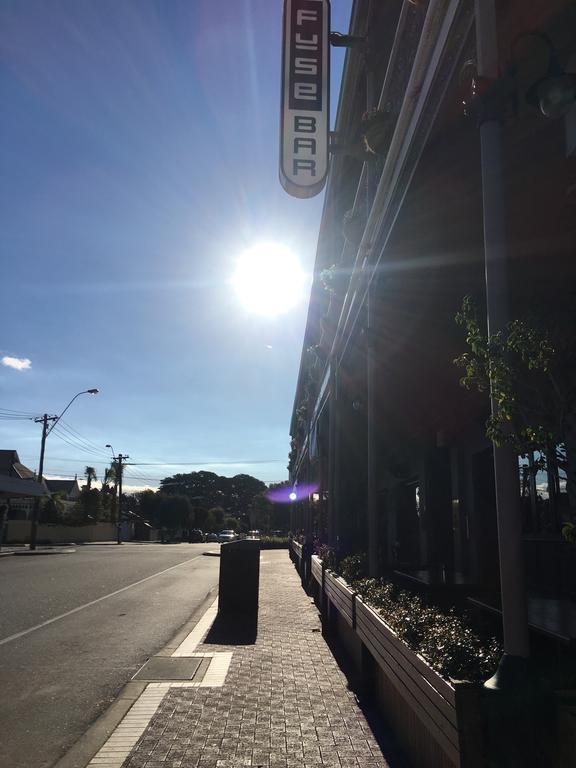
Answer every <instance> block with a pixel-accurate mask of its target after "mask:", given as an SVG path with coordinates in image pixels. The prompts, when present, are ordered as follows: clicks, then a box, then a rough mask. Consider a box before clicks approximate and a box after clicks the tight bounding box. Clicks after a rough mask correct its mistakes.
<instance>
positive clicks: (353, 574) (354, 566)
mask: <svg viewBox="0 0 576 768" xmlns="http://www.w3.org/2000/svg"><path fill="white" fill-rule="evenodd" d="M367 568H368V557H367V556H366V554H365V553H364V552H360V553H358V554H357V555H348V556H347V557H344V558H342V560H341V561H340V563H339V564H338V573H339V575H340V576H342V578H343V579H344V580H345V581H347V582H348V584H352V582H354V581H358V580H359V579H363V578H364V577H365V576H366V575H367V573H368V571H367Z"/></svg>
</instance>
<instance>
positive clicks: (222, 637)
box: [204, 612, 258, 645]
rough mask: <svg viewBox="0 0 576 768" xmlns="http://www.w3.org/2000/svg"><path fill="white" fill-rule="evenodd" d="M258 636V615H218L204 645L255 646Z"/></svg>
mask: <svg viewBox="0 0 576 768" xmlns="http://www.w3.org/2000/svg"><path fill="white" fill-rule="evenodd" d="M257 636H258V613H256V612H255V613H236V614H235V613H229V614H226V615H222V614H220V613H219V614H218V616H216V620H215V621H214V623H213V624H212V627H211V628H210V631H209V632H208V634H207V635H206V639H205V640H204V644H209V645H254V643H255V642H256V638H257Z"/></svg>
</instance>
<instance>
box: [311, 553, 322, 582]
mask: <svg viewBox="0 0 576 768" xmlns="http://www.w3.org/2000/svg"><path fill="white" fill-rule="evenodd" d="M311 571H312V579H313V580H314V581H315V582H316V583H317V584H318V587H319V589H322V560H320V558H319V557H318V555H312V569H311Z"/></svg>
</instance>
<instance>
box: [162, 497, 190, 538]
mask: <svg viewBox="0 0 576 768" xmlns="http://www.w3.org/2000/svg"><path fill="white" fill-rule="evenodd" d="M159 496H160V510H159V513H160V515H159V516H160V523H161V526H162V527H164V528H168V530H170V531H176V530H178V529H180V528H187V527H188V526H189V525H190V513H191V511H192V508H191V506H190V500H189V499H188V498H187V497H186V496H169V495H168V494H159Z"/></svg>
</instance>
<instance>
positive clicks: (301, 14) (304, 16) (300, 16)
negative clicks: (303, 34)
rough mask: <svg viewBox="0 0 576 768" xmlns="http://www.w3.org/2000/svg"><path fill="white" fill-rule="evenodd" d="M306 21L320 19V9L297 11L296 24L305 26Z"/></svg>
mask: <svg viewBox="0 0 576 768" xmlns="http://www.w3.org/2000/svg"><path fill="white" fill-rule="evenodd" d="M305 21H318V11H302V10H300V9H298V11H296V26H297V27H301V26H303V24H304V22H305Z"/></svg>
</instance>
